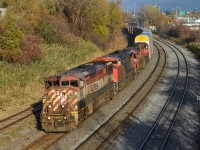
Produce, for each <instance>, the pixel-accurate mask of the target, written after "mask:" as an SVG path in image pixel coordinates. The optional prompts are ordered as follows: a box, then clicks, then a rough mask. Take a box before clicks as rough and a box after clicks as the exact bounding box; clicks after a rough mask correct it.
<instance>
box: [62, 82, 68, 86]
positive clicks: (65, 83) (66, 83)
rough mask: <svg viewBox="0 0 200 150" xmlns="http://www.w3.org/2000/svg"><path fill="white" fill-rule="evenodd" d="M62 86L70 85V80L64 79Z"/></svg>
mask: <svg viewBox="0 0 200 150" xmlns="http://www.w3.org/2000/svg"><path fill="white" fill-rule="evenodd" d="M61 84H62V86H69V81H62V83H61Z"/></svg>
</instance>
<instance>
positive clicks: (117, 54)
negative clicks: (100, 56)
mask: <svg viewBox="0 0 200 150" xmlns="http://www.w3.org/2000/svg"><path fill="white" fill-rule="evenodd" d="M127 54H128V55H129V54H132V52H131V50H130V49H123V50H117V51H114V52H112V53H110V54H108V55H106V56H104V57H114V58H117V59H118V60H120V61H121V60H122V59H123V58H124V57H125V56H126V55H127Z"/></svg>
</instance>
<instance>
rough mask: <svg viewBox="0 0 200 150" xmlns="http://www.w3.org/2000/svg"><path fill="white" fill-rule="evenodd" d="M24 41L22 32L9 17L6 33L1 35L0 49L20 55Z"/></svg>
mask: <svg viewBox="0 0 200 150" xmlns="http://www.w3.org/2000/svg"><path fill="white" fill-rule="evenodd" d="M21 39H22V32H21V31H20V29H19V28H18V26H17V25H16V22H15V20H14V19H13V18H11V17H8V21H7V23H6V25H5V28H4V32H3V34H2V35H0V41H1V43H0V47H1V49H3V50H11V51H12V52H15V53H18V52H21V51H20V41H21Z"/></svg>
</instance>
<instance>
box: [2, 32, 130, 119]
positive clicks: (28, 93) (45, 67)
mask: <svg viewBox="0 0 200 150" xmlns="http://www.w3.org/2000/svg"><path fill="white" fill-rule="evenodd" d="M116 37H117V38H116V39H115V41H113V42H112V44H111V45H110V47H109V48H108V49H107V50H106V51H102V50H100V49H99V48H98V47H97V46H95V45H94V44H93V43H91V42H88V41H83V40H77V41H76V43H75V44H73V45H72V44H71V45H59V44H51V45H49V44H42V45H40V47H41V49H42V50H43V51H44V52H45V53H46V55H45V58H43V59H42V60H41V61H38V62H35V63H31V64H29V65H22V66H21V65H16V64H15V65H12V64H8V63H6V62H2V61H0V68H1V71H0V91H1V94H0V118H5V117H6V116H9V115H11V114H13V113H16V112H18V111H20V110H21V109H24V108H27V107H29V106H30V105H31V104H32V103H34V102H37V101H39V99H40V97H41V95H42V94H43V92H44V78H45V77H48V76H50V75H53V74H55V73H58V72H61V71H63V70H67V69H69V68H72V67H74V66H77V65H79V64H81V63H84V62H88V61H91V60H92V59H94V58H95V57H97V56H102V55H104V54H105V53H109V52H111V51H113V50H116V49H122V48H124V47H126V45H127V43H126V41H125V40H124V39H123V37H122V36H121V35H120V34H119V35H116Z"/></svg>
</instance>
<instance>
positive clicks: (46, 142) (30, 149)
mask: <svg viewBox="0 0 200 150" xmlns="http://www.w3.org/2000/svg"><path fill="white" fill-rule="evenodd" d="M66 134H67V133H47V134H45V135H43V136H42V137H40V138H39V139H37V140H36V141H34V142H33V143H31V144H30V145H28V146H27V147H26V150H35V149H43V150H45V149H48V148H49V147H51V146H52V145H53V144H55V143H56V142H57V141H59V140H60V139H61V138H63V137H64V136H65V135H66Z"/></svg>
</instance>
